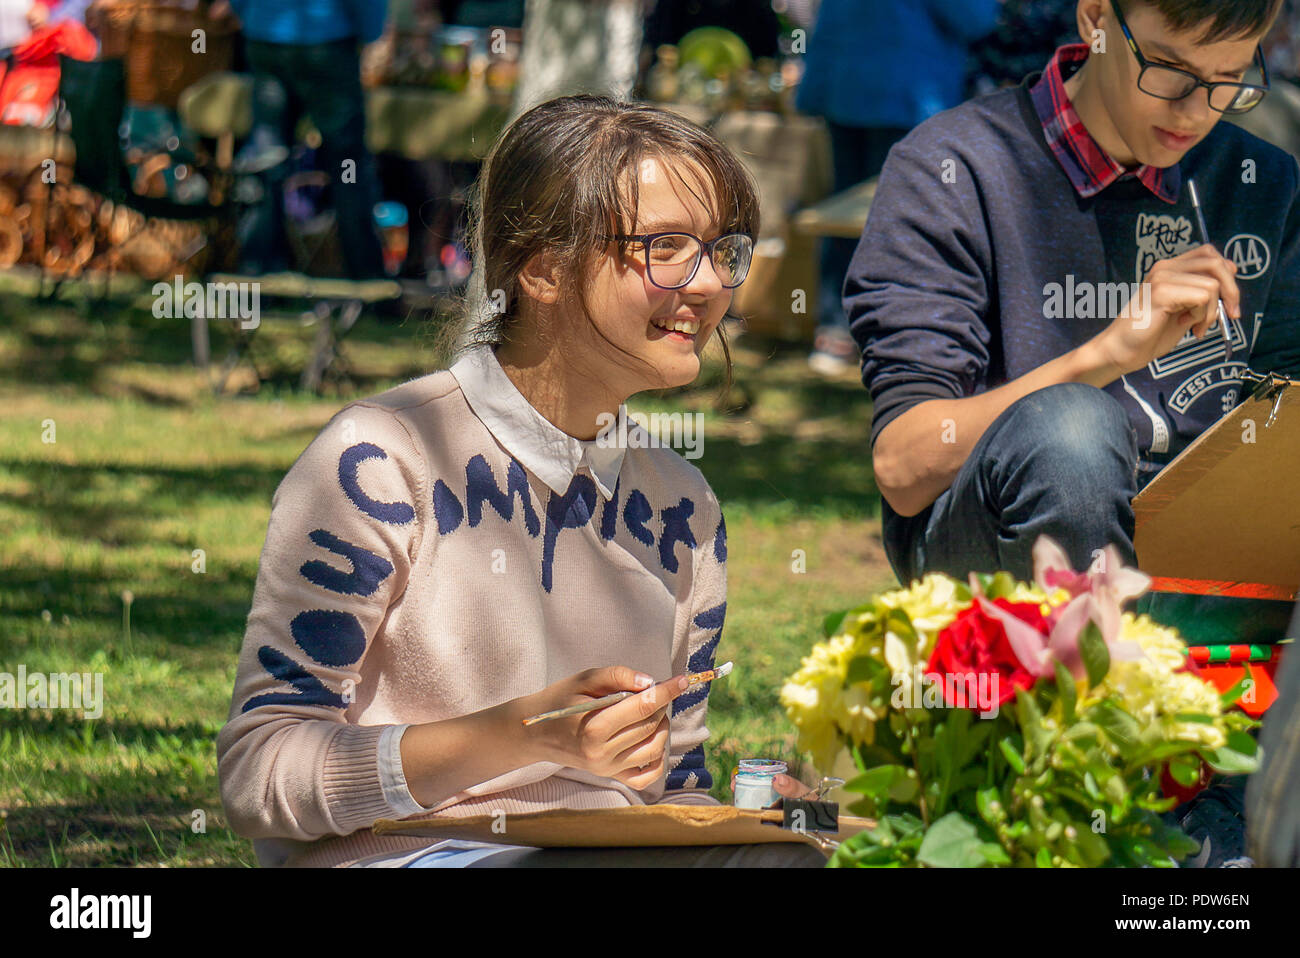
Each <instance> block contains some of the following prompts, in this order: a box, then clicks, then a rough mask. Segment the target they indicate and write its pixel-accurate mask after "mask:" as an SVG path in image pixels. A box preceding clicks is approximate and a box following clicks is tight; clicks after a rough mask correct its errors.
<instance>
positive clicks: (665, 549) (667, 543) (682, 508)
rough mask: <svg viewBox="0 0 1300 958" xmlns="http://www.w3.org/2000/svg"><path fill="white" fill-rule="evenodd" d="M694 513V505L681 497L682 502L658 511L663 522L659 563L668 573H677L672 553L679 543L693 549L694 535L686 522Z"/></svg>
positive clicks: (675, 557)
mask: <svg viewBox="0 0 1300 958" xmlns="http://www.w3.org/2000/svg"><path fill="white" fill-rule="evenodd" d="M694 512H695V503H693V502H691V500H689V499H687V498H686V497H685V496H682V501H681V502H679V503H678V504H677V505H675V506H669V507H668V508H667V509H660V510H659V518H661V519H663V521H664V531H663V535H661V536H660V537H659V562H660V564H662V565H663V567H664V568H665V569H667V570H668V571H669V572H676V571H677V554H676V553H675V552H673V549H674V547H675V546H676V545H677V543H679V542H685V543H686V544H687V545H688V546H689V547H690V548H692V549H694V548H695V534H694V533H693V532H691V525H690V523H689V522H687V521H686V520H687V519H689V518H690V517H691V515H692V514H693V513H694Z"/></svg>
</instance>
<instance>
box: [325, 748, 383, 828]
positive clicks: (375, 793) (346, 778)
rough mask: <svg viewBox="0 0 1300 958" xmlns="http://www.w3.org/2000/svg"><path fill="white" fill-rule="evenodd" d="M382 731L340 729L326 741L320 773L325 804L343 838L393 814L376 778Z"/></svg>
mask: <svg viewBox="0 0 1300 958" xmlns="http://www.w3.org/2000/svg"><path fill="white" fill-rule="evenodd" d="M386 729H387V726H384V725H344V726H342V727H341V728H340V729H339V730H338V732H337V733H336V734H335V735H334V737H333V739H331V740H330V744H329V748H328V750H327V751H326V753H325V768H324V770H323V773H322V779H323V781H324V789H325V802H326V807H328V808H329V810H330V815H331V816H332V817H333V819H334V821H335V823H336V825H337V826H338V828H339V829H340V830H341V832H342V833H343V834H349V833H351V832H354V831H356V830H358V829H360V828H369V827H370V826H371V825H373V824H374V823H375V821H376V820H377V819H380V818H388V817H389V816H391V815H392V813H393V809H392V808H391V807H390V806H389V803H388V800H387V799H386V798H385V796H384V788H383V784H382V782H381V779H380V774H379V755H380V750H379V743H380V740H381V739H382V738H383V735H384V732H385V730H386Z"/></svg>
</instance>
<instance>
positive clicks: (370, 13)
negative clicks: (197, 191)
mask: <svg viewBox="0 0 1300 958" xmlns="http://www.w3.org/2000/svg"><path fill="white" fill-rule="evenodd" d="M231 6H232V7H233V9H234V11H235V14H236V15H237V16H238V17H239V19H240V21H241V22H242V23H243V28H244V40H245V44H246V49H247V53H248V64H249V67H250V69H251V70H252V72H253V130H252V132H251V134H250V142H249V144H248V146H246V147H245V150H244V151H243V152H241V157H240V158H241V161H242V162H241V165H240V168H241V169H242V171H243V172H247V173H261V174H262V175H263V196H262V199H261V201H260V204H259V206H258V208H257V210H256V212H255V213H254V214H253V216H252V218H251V222H250V223H249V225H248V228H247V232H246V234H245V236H244V237H242V240H243V242H242V255H243V262H242V263H241V266H240V269H241V272H245V273H251V274H254V275H256V274H260V273H269V272H277V271H280V270H283V269H286V268H287V267H288V257H287V244H286V242H285V238H284V237H285V234H284V207H283V201H282V196H281V192H282V189H283V184H284V176H285V170H286V167H285V165H284V163H283V159H284V158H285V157H286V156H287V152H285V147H287V146H289V145H291V144H292V142H293V131H294V128H295V127H296V126H297V124H298V120H299V119H300V118H301V117H302V115H303V114H304V113H306V114H309V115H310V116H311V119H312V122H313V123H314V124H315V125H316V129H317V130H319V131H320V135H321V147H320V153H319V155H320V160H321V165H322V168H323V169H324V170H325V171H326V172H327V173H329V175H330V176H331V177H332V178H333V182H332V184H331V186H332V200H333V204H334V209H335V211H336V212H337V216H338V231H339V242H340V245H341V246H342V248H343V253H344V258H345V261H346V264H347V270H348V274H349V278H351V279H356V280H364V279H375V278H380V277H383V276H384V275H385V273H384V268H383V259H382V255H381V252H380V245H379V237H378V234H377V233H376V232H375V227H374V219H373V210H374V207H375V204H376V203H377V202H378V201H379V180H378V176H377V175H376V172H375V164H374V158H373V157H372V156H371V155H370V152H369V151H368V150H367V149H366V144H365V132H366V114H365V98H364V95H363V93H362V89H361V67H360V46H361V45H362V44H366V43H370V42H372V41H374V40H376V39H378V38H379V36H380V34H381V33H382V32H383V28H384V20H385V15H386V13H387V9H386V7H387V4H386V3H385V0H232V2H231Z"/></svg>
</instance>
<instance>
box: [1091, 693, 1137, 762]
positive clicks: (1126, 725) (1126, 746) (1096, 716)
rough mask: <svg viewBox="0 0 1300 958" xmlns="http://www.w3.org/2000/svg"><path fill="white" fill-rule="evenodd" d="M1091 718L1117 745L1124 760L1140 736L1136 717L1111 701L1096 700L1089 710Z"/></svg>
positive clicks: (1135, 745)
mask: <svg viewBox="0 0 1300 958" xmlns="http://www.w3.org/2000/svg"><path fill="white" fill-rule="evenodd" d="M1088 717H1089V718H1091V719H1092V720H1093V721H1094V722H1095V723H1096V724H1097V725H1098V726H1100V727H1101V729H1102V730H1103V731H1104V732H1105V733H1106V734H1107V735H1108V736H1109V737H1110V740H1111V741H1112V742H1114V743H1115V744H1116V745H1117V746H1119V753H1120V755H1121V756H1122V757H1124V758H1125V760H1126V761H1127V760H1128V757H1129V756H1130V755H1131V754H1132V752H1133V750H1134V749H1135V748H1137V747H1138V745H1139V744H1140V742H1141V738H1142V728H1141V726H1139V725H1138V723H1137V719H1135V718H1133V716H1131V715H1129V714H1128V713H1127V712H1125V711H1124V710H1123V709H1122V708H1120V707H1119V706H1118V705H1116V704H1115V703H1113V702H1109V701H1106V702H1098V703H1097V704H1096V705H1094V706H1093V707H1092V709H1091V710H1090V711H1089V714H1088Z"/></svg>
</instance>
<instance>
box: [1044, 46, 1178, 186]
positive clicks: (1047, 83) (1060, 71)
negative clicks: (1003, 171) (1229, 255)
mask: <svg viewBox="0 0 1300 958" xmlns="http://www.w3.org/2000/svg"><path fill="white" fill-rule="evenodd" d="M1087 59H1088V45H1087V44H1086V43H1074V44H1068V45H1066V46H1063V47H1061V48H1060V49H1059V50H1057V51H1056V55H1055V56H1053V57H1052V62H1051V63H1049V64H1048V65H1047V69H1046V70H1045V71H1043V76H1042V78H1041V79H1040V80H1038V82H1037V83H1035V84H1034V85H1033V87H1031V88H1030V90H1029V95H1030V97H1031V98H1032V99H1033V101H1034V109H1035V110H1036V111H1037V112H1038V118H1039V119H1040V120H1041V121H1042V123H1043V133H1044V135H1045V136H1046V137H1047V144H1048V146H1050V147H1051V148H1052V152H1053V153H1054V154H1055V155H1056V159H1057V161H1058V162H1059V163H1060V164H1061V168H1062V169H1064V170H1065V175H1066V176H1068V177H1069V178H1070V182H1071V183H1072V184H1073V185H1074V189H1075V191H1076V192H1078V194H1079V195H1080V196H1082V197H1085V198H1086V197H1090V196H1096V195H1097V194H1098V193H1100V192H1101V191H1102V190H1104V189H1105V188H1106V187H1108V186H1110V185H1111V184H1112V183H1114V182H1115V181H1116V180H1118V179H1120V178H1121V177H1124V176H1131V175H1136V176H1137V178H1138V179H1139V180H1141V181H1142V185H1143V186H1145V187H1146V188H1147V189H1149V190H1150V191H1151V192H1152V193H1154V194H1155V195H1156V196H1158V197H1160V198H1161V199H1162V200H1164V201H1165V202H1166V203H1174V202H1177V200H1178V190H1179V188H1180V186H1181V176H1180V174H1179V170H1178V167H1177V166H1170V167H1164V168H1161V167H1157V166H1140V167H1138V168H1137V169H1136V170H1133V171H1130V170H1126V169H1125V168H1124V167H1122V166H1120V165H1119V164H1118V163H1116V162H1115V161H1114V160H1113V159H1111V157H1110V156H1109V155H1108V154H1107V153H1106V151H1105V150H1103V149H1102V148H1101V147H1100V146H1098V145H1097V141H1096V140H1094V139H1093V138H1092V134H1091V133H1089V132H1088V130H1087V128H1086V127H1085V126H1084V125H1083V121H1082V120H1080V119H1079V114H1078V113H1076V112H1075V111H1074V105H1073V104H1072V103H1071V102H1070V97H1069V96H1068V95H1067V94H1066V92H1065V81H1066V79H1068V78H1069V77H1070V76H1071V75H1072V74H1073V73H1074V72H1075V71H1076V70H1077V69H1078V68H1079V67H1080V66H1082V65H1083V62H1084V61H1085V60H1087Z"/></svg>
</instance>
